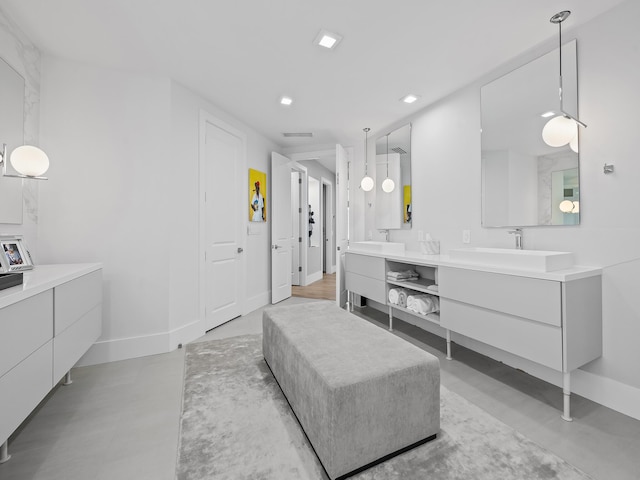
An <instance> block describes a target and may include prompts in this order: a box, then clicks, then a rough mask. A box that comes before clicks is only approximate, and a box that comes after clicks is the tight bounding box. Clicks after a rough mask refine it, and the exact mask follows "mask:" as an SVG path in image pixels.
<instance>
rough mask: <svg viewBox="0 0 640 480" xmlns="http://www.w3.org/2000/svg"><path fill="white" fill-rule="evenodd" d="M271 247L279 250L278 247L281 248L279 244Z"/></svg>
mask: <svg viewBox="0 0 640 480" xmlns="http://www.w3.org/2000/svg"><path fill="white" fill-rule="evenodd" d="M271 248H272V249H273V250H277V249H278V248H280V247H279V246H278V245H271Z"/></svg>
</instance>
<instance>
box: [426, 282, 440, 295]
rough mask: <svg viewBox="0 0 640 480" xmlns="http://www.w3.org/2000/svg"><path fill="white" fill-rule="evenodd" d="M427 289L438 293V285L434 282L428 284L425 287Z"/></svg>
mask: <svg viewBox="0 0 640 480" xmlns="http://www.w3.org/2000/svg"><path fill="white" fill-rule="evenodd" d="M427 290H429V291H430V292H434V293H438V285H436V284H435V283H434V284H433V285H429V286H428V287H427Z"/></svg>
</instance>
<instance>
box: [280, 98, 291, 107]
mask: <svg viewBox="0 0 640 480" xmlns="http://www.w3.org/2000/svg"><path fill="white" fill-rule="evenodd" d="M292 103H293V98H291V97H282V98H280V105H284V106H285V107H288V106H289V105H291V104H292Z"/></svg>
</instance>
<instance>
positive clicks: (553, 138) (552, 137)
mask: <svg viewBox="0 0 640 480" xmlns="http://www.w3.org/2000/svg"><path fill="white" fill-rule="evenodd" d="M577 134H578V124H577V123H576V122H575V121H573V119H571V118H567V117H565V116H564V115H558V116H557V117H554V118H552V119H551V120H549V121H548V122H547V123H546V125H545V126H544V128H543V129H542V139H543V140H544V143H546V144H547V145H549V146H550V147H562V146H564V145H566V144H567V143H569V142H570V141H571V140H572V139H573V138H574V137H575V136H576V135H577Z"/></svg>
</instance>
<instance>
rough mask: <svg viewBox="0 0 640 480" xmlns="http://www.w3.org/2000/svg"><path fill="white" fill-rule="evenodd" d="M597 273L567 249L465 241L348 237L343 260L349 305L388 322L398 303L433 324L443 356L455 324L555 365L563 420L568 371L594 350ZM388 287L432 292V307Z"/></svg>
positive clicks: (598, 327)
mask: <svg viewBox="0 0 640 480" xmlns="http://www.w3.org/2000/svg"><path fill="white" fill-rule="evenodd" d="M406 270H414V271H416V272H417V273H418V274H419V278H418V279H412V280H405V281H403V280H394V279H389V278H388V275H387V274H388V272H390V271H394V272H395V271H406ZM601 274H602V271H601V269H600V268H593V267H582V266H574V265H573V258H572V254H570V253H567V252H542V251H535V250H511V249H499V248H469V249H459V250H451V251H449V255H424V254H420V253H418V252H405V251H404V244H399V243H386V242H355V243H353V244H352V245H351V246H350V247H349V250H348V252H347V255H346V266H345V280H346V288H347V290H348V292H349V303H350V305H353V296H354V295H355V294H357V295H360V296H361V297H366V298H367V299H370V300H373V301H374V302H376V303H378V304H382V305H384V306H386V308H387V309H388V312H389V328H390V329H392V328H393V318H394V314H397V312H399V311H402V312H404V313H405V314H408V315H409V317H406V316H405V318H410V319H411V320H410V322H411V323H413V324H414V325H416V326H418V327H420V326H425V325H426V324H429V323H430V324H437V325H439V326H440V327H442V328H443V329H444V330H445V334H446V340H447V358H448V359H450V358H451V332H455V333H457V334H460V335H464V336H465V337H468V338H470V339H473V340H476V341H479V342H482V343H484V344H487V345H490V346H492V347H495V348H498V349H500V350H503V351H506V352H509V353H511V354H513V355H516V356H518V357H522V358H524V359H527V360H529V361H532V362H535V363H537V364H540V365H543V366H545V367H548V368H550V369H553V370H555V371H558V372H562V374H563V393H564V411H563V415H562V418H564V419H565V420H567V421H570V420H571V414H570V394H571V387H570V374H571V372H572V371H573V370H575V369H577V368H579V367H581V366H583V365H585V364H586V363H588V362H590V361H592V360H595V359H596V358H598V357H600V356H601V355H602V282H601ZM430 285H435V286H437V287H433V286H431V287H430V288H428V287H429V286H430ZM392 288H395V289H397V288H402V289H403V290H405V291H406V292H407V293H408V294H410V295H411V294H415V295H420V294H430V295H437V296H438V297H439V305H440V311H439V312H437V313H429V314H427V315H422V314H419V313H416V312H413V311H411V310H408V309H406V308H403V307H401V306H399V305H396V304H393V303H390V302H389V300H388V296H389V290H390V289H392Z"/></svg>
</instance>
